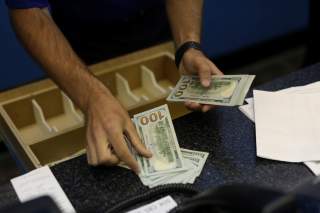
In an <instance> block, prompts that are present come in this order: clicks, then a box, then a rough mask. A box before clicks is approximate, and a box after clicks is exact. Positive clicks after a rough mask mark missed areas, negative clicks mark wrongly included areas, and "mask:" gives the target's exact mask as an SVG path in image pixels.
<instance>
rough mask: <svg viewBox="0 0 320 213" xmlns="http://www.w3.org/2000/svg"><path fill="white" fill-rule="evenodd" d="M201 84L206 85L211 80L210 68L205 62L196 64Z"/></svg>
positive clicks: (208, 84)
mask: <svg viewBox="0 0 320 213" xmlns="http://www.w3.org/2000/svg"><path fill="white" fill-rule="evenodd" d="M196 69H197V71H198V74H199V77H200V81H201V84H202V86H204V87H208V86H210V82H211V69H210V66H208V65H207V64H202V63H201V64H198V65H196Z"/></svg>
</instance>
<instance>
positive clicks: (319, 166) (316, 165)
mask: <svg viewBox="0 0 320 213" xmlns="http://www.w3.org/2000/svg"><path fill="white" fill-rule="evenodd" d="M304 164H305V165H306V166H307V167H308V168H309V169H310V170H311V171H312V172H313V174H315V175H317V176H318V175H320V161H310V162H304Z"/></svg>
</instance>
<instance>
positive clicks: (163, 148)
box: [133, 105, 185, 176]
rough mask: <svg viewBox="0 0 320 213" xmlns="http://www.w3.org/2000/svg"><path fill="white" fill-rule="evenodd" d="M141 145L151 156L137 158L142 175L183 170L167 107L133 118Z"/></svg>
mask: <svg viewBox="0 0 320 213" xmlns="http://www.w3.org/2000/svg"><path fill="white" fill-rule="evenodd" d="M133 119H134V123H135V125H136V129H137V132H138V134H139V136H140V138H141V141H142V143H143V144H144V145H145V146H146V148H147V149H149V150H150V151H151V152H152V154H153V156H152V157H151V158H149V159H148V158H143V157H141V156H137V157H136V158H137V161H138V163H139V165H140V168H141V171H142V174H143V175H147V176H151V175H158V174H162V173H168V172H175V171H180V170H184V169H185V166H184V161H183V159H182V154H181V150H180V147H179V144H178V140H177V136H176V133H175V131H174V127H173V124H172V119H171V116H170V112H169V109H168V106H167V105H162V106H159V107H156V108H154V109H151V110H148V111H145V112H142V113H139V114H136V115H134V117H133Z"/></svg>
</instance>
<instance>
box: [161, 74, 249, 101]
mask: <svg viewBox="0 0 320 213" xmlns="http://www.w3.org/2000/svg"><path fill="white" fill-rule="evenodd" d="M254 78H255V75H222V76H212V80H211V85H210V86H209V87H208V88H205V87H203V86H202V85H201V83H200V79H199V76H193V75H184V76H182V77H181V78H180V80H179V82H178V83H177V85H176V87H175V88H174V89H173V90H172V92H171V93H170V95H169V96H168V98H167V101H173V102H179V101H183V102H184V101H191V102H197V103H200V104H209V105H221V106H236V105H242V104H243V101H244V98H245V96H246V94H247V93H248V90H249V88H250V86H251V84H252V82H253V79H254Z"/></svg>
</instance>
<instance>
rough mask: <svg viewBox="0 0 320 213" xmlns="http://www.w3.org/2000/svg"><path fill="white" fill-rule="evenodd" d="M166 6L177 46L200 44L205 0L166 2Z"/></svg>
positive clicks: (169, 0) (171, 0) (172, 0)
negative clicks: (188, 43) (189, 43)
mask: <svg viewBox="0 0 320 213" xmlns="http://www.w3.org/2000/svg"><path fill="white" fill-rule="evenodd" d="M166 5H167V13H168V17H169V22H170V25H171V29H172V34H173V37H174V41H175V43H176V46H177V47H179V46H180V45H181V44H183V43H184V42H186V41H196V42H200V38H201V25H202V7H203V0H166Z"/></svg>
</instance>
